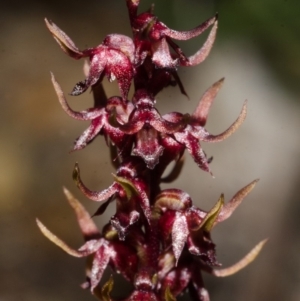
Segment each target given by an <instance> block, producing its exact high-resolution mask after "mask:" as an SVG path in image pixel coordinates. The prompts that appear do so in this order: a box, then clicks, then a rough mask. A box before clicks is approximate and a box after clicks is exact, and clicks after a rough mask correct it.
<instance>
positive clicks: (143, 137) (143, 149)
mask: <svg viewBox="0 0 300 301" xmlns="http://www.w3.org/2000/svg"><path fill="white" fill-rule="evenodd" d="M157 136H158V135H157V131H156V130H155V129H153V128H149V129H141V130H140V131H139V132H138V133H137V135H136V146H135V148H134V149H133V151H132V154H133V155H135V156H139V157H141V158H142V159H143V160H144V161H145V163H146V164H147V167H148V168H149V169H153V168H154V167H155V166H156V165H157V164H158V162H159V157H160V156H161V155H162V153H163V150H164V148H163V147H162V146H161V145H160V143H159V140H158V137H157Z"/></svg>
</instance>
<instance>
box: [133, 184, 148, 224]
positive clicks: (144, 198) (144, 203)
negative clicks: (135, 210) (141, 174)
mask: <svg viewBox="0 0 300 301" xmlns="http://www.w3.org/2000/svg"><path fill="white" fill-rule="evenodd" d="M134 185H135V187H136V189H137V191H138V193H139V197H140V206H141V208H142V210H143V212H144V215H145V217H146V219H147V221H148V224H150V217H151V209H150V201H149V198H148V195H147V193H146V191H145V189H146V187H145V184H144V183H142V182H138V181H135V182H134Z"/></svg>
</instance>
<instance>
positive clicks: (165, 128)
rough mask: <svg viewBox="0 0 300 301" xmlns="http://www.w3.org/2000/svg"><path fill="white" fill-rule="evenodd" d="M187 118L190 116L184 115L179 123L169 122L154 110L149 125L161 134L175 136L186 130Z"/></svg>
mask: <svg viewBox="0 0 300 301" xmlns="http://www.w3.org/2000/svg"><path fill="white" fill-rule="evenodd" d="M187 118H188V115H183V117H182V119H180V120H178V121H177V122H169V121H168V120H165V119H163V118H162V117H161V115H160V114H159V113H158V112H157V111H156V110H155V109H153V110H152V116H151V120H150V122H149V123H150V124H151V125H152V126H153V127H154V128H155V129H156V130H157V131H158V132H160V133H164V134H173V133H175V132H178V131H181V130H183V129H184V127H185V126H186V120H187Z"/></svg>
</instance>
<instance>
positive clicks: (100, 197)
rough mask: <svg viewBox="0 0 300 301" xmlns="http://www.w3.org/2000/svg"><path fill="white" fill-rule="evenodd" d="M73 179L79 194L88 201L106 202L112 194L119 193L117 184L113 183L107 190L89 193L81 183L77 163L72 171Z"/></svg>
mask: <svg viewBox="0 0 300 301" xmlns="http://www.w3.org/2000/svg"><path fill="white" fill-rule="evenodd" d="M73 179H74V181H75V182H76V185H77V187H78V188H79V189H80V190H81V192H82V193H83V194H84V195H85V196H86V197H88V198H89V199H90V200H92V201H95V202H102V201H105V200H107V199H108V198H109V197H111V196H112V195H113V194H115V193H116V192H118V191H119V186H118V184H117V183H113V184H112V185H110V186H109V187H108V188H107V189H105V190H103V191H101V192H98V191H91V190H89V189H88V188H87V187H86V186H85V185H84V184H83V183H82V181H81V178H80V169H79V166H78V163H76V164H75V167H74V170H73Z"/></svg>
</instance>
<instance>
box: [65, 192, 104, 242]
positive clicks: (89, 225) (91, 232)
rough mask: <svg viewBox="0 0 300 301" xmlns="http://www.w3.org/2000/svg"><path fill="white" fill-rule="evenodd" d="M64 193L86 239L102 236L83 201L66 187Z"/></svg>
mask: <svg viewBox="0 0 300 301" xmlns="http://www.w3.org/2000/svg"><path fill="white" fill-rule="evenodd" d="M64 194H65V196H66V197H67V200H68V202H69V204H70V205H71V207H72V208H73V209H74V211H75V214H76V217H77V222H78V224H79V227H80V229H81V232H82V234H83V236H84V238H85V240H90V239H92V238H100V236H101V235H100V233H99V231H98V228H97V226H96V224H95V223H94V221H93V219H92V218H91V216H90V214H89V213H88V212H87V211H86V210H85V208H84V207H83V206H82V205H81V203H80V202H79V201H78V200H77V199H76V198H75V197H74V196H73V195H72V194H71V193H70V191H69V190H68V189H67V188H64Z"/></svg>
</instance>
